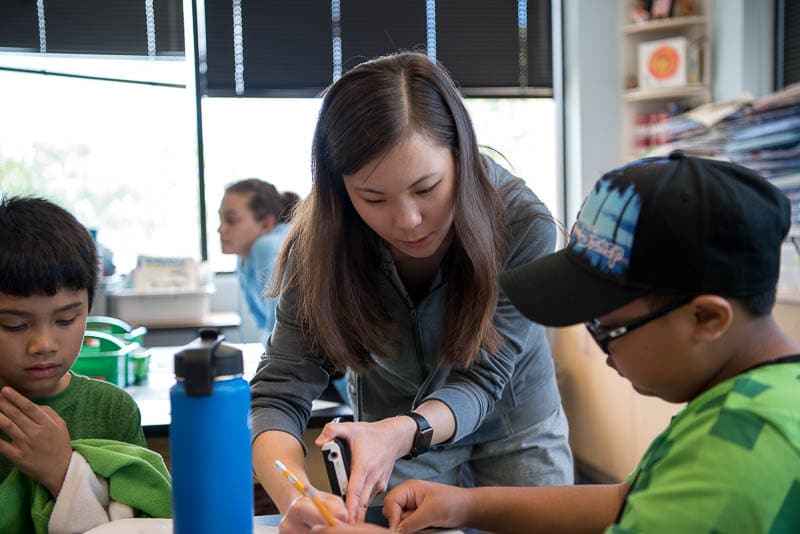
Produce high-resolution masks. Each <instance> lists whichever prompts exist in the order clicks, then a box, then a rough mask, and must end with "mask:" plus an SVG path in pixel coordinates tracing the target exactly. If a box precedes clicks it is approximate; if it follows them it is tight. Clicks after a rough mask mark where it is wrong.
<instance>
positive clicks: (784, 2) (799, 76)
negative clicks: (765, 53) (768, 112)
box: [775, 0, 800, 89]
mask: <svg viewBox="0 0 800 534" xmlns="http://www.w3.org/2000/svg"><path fill="white" fill-rule="evenodd" d="M775 9H776V21H777V24H776V32H775V35H776V43H775V46H776V54H775V56H776V60H777V65H776V66H775V67H776V68H775V77H776V80H775V82H776V83H775V89H783V88H784V87H786V86H787V85H791V84H793V83H797V82H800V0H779V1H778V2H777V3H776V4H775Z"/></svg>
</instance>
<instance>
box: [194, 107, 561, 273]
mask: <svg viewBox="0 0 800 534" xmlns="http://www.w3.org/2000/svg"><path fill="white" fill-rule="evenodd" d="M320 103H321V100H320V99H316V98H308V99H275V98H273V99H260V98H238V99H235V98H206V99H204V101H203V122H204V125H203V131H204V138H205V151H204V153H205V160H206V205H207V211H208V213H207V221H208V226H207V235H208V241H209V242H208V251H209V253H208V255H209V262H210V264H211V267H212V268H213V269H214V270H215V271H231V270H233V269H234V268H235V265H236V257H235V256H231V255H223V254H222V253H221V252H220V245H219V239H218V234H217V227H218V225H219V215H218V214H217V210H218V209H219V204H220V202H221V200H222V195H223V192H224V188H225V185H227V184H228V183H231V182H234V181H236V180H240V179H243V178H249V177H256V178H261V179H262V180H266V181H268V182H271V183H272V184H273V185H275V187H276V188H277V189H278V190H279V191H287V190H289V191H294V192H295V193H297V194H298V195H300V196H301V197H303V198H305V197H306V196H307V195H308V193H309V191H310V190H311V139H312V135H313V132H314V126H315V123H316V118H317V113H318V111H319V106H320ZM466 105H467V109H468V110H469V112H470V115H471V117H472V121H473V124H474V126H475V130H476V132H477V136H478V141H479V142H480V143H481V144H482V145H484V146H487V147H489V148H490V149H491V150H494V151H497V152H498V153H499V154H502V156H504V157H505V158H506V159H507V161H504V160H503V158H502V157H500V156H498V155H496V154H495V155H494V156H493V157H494V158H495V159H496V160H497V161H498V162H499V163H500V164H501V165H503V166H504V167H506V168H508V169H509V170H510V171H512V172H513V173H514V174H516V175H517V176H519V177H521V178H523V179H524V180H525V181H526V182H527V183H528V185H529V186H530V188H531V189H532V190H533V191H534V192H535V193H536V194H537V195H538V196H539V198H540V199H541V200H542V201H543V202H544V203H545V204H546V205H547V206H548V208H549V209H550V211H551V212H552V213H553V214H554V215H556V214H558V213H559V210H558V201H557V193H556V185H557V184H556V149H555V147H556V135H555V103H554V101H553V100H552V99H521V98H505V99H498V98H487V99H478V98H468V99H467V100H466Z"/></svg>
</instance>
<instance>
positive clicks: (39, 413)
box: [0, 386, 72, 496]
mask: <svg viewBox="0 0 800 534" xmlns="http://www.w3.org/2000/svg"><path fill="white" fill-rule="evenodd" d="M0 430H2V431H3V432H5V434H6V435H7V436H8V437H9V438H11V441H10V442H8V441H5V440H2V439H0V454H2V455H3V456H5V457H6V458H8V459H9V460H10V461H11V462H12V463H13V464H14V465H16V466H17V467H18V468H19V469H20V471H22V472H23V473H25V474H26V475H28V476H29V477H31V478H32V479H33V480H36V481H37V482H39V483H41V484H42V485H43V486H45V487H46V488H47V489H48V490H50V493H51V494H53V496H57V495H58V492H59V491H60V490H61V484H62V483H63V482H64V476H65V475H66V473H67V467H68V466H69V462H70V458H71V456H72V445H71V444H70V437H69V430H68V429H67V424H66V423H65V422H64V420H63V419H62V418H61V416H59V415H58V414H57V413H56V412H55V410H53V409H52V408H50V407H49V406H39V405H38V404H36V403H34V402H32V401H31V400H30V399H28V398H27V397H25V396H23V395H21V394H20V393H18V392H16V391H15V390H14V389H12V388H10V387H8V386H6V387H4V388H2V390H0Z"/></svg>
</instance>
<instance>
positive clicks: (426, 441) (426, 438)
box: [400, 412, 433, 460]
mask: <svg viewBox="0 0 800 534" xmlns="http://www.w3.org/2000/svg"><path fill="white" fill-rule="evenodd" d="M400 415H405V416H407V417H410V418H411V419H413V420H414V422H415V423H417V432H416V434H414V442H413V443H412V444H411V451H410V452H409V453H408V454H406V455H405V456H403V459H404V460H410V459H412V458H416V457H417V456H419V455H420V454H424V453H426V452H428V451H429V450H430V448H431V440H432V439H433V428H431V425H430V423H428V420H427V419H425V417H423V416H422V415H420V414H418V413H417V412H406V413H404V414H400Z"/></svg>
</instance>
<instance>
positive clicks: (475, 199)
mask: <svg viewBox="0 0 800 534" xmlns="http://www.w3.org/2000/svg"><path fill="white" fill-rule="evenodd" d="M414 133H419V134H422V135H423V136H425V137H426V138H428V139H430V140H431V141H432V142H434V143H436V144H438V145H440V146H444V147H448V148H450V150H451V151H452V154H453V157H454V159H455V162H456V199H455V207H454V223H453V225H454V239H453V243H452V245H451V250H450V253H449V261H450V262H452V263H451V268H450V269H449V271H448V293H447V298H446V304H445V309H444V316H443V321H442V335H441V339H440V346H439V352H438V361H439V362H443V363H448V364H451V365H454V366H456V367H461V368H466V367H469V366H470V365H471V364H472V363H473V362H474V361H475V360H476V359H477V358H478V355H479V349H480V348H484V349H486V350H488V351H489V352H495V351H497V350H498V348H499V345H500V343H501V340H502V339H501V336H500V334H499V333H498V332H497V330H496V328H495V326H494V324H493V317H494V313H495V308H496V305H497V295H498V283H497V275H498V272H499V270H500V266H501V262H502V258H503V254H504V250H505V243H504V240H503V237H502V236H503V229H504V225H505V209H504V208H503V206H502V202H501V200H500V196H499V194H498V192H497V191H496V189H495V187H494V185H493V184H492V183H491V181H490V179H489V176H488V174H487V169H486V164H485V162H484V160H483V158H482V156H481V155H480V153H479V152H478V145H477V142H476V138H475V132H474V130H473V127H472V122H471V120H470V118H469V115H468V114H467V111H466V108H465V107H464V104H463V102H462V100H461V96H460V94H459V92H458V90H457V89H456V87H455V85H454V84H453V82H452V80H451V79H450V77H449V75H448V74H447V72H446V71H445V70H444V69H443V68H442V67H441V66H440V65H437V64H436V63H434V62H433V61H431V60H430V59H429V58H428V57H427V56H425V55H423V54H420V53H415V52H404V53H399V54H395V55H392V56H386V57H382V58H379V59H375V60H372V61H368V62H366V63H362V64H361V65H359V66H357V67H355V68H353V69H352V70H351V71H349V72H348V73H346V74H345V75H344V76H342V78H340V79H339V80H338V81H337V82H335V83H334V84H333V85H332V86H330V87H329V88H328V90H327V91H326V93H325V95H324V99H323V102H322V108H321V110H320V114H319V119H318V121H317V127H316V130H315V132H314V140H313V148H312V173H313V186H312V190H311V194H310V195H309V196H308V198H306V200H305V201H303V202H302V203H301V204H300V205H298V207H297V209H296V211H295V217H294V225H293V229H292V230H291V232H290V234H289V237H288V239H287V241H286V243H285V245H284V248H283V250H282V252H281V256H280V258H279V261H278V265H277V268H276V272H275V279H276V280H284V276H285V275H286V274H287V273H289V272H290V271H291V277H290V278H289V279H288V280H286V281H285V284H284V288H283V289H284V290H286V289H289V288H293V287H296V288H297V289H299V292H298V294H299V304H298V309H297V313H298V316H299V320H300V323H301V324H302V325H303V328H304V330H305V331H306V332H307V333H309V334H310V336H311V338H312V340H313V342H314V344H315V346H316V348H317V349H318V350H320V351H321V352H322V353H323V354H324V355H325V357H326V358H328V359H329V360H330V361H331V362H332V363H333V364H335V365H337V366H339V367H345V366H348V367H351V368H353V369H356V370H363V369H365V368H366V367H368V366H370V365H371V364H372V363H373V362H372V359H371V356H370V353H373V354H375V355H376V356H378V357H391V356H393V355H394V354H395V353H396V350H397V349H396V346H395V345H394V344H393V341H392V335H391V334H392V332H394V330H395V329H394V327H393V325H392V324H391V322H390V319H388V318H387V316H386V313H385V312H384V310H383V309H382V307H381V302H380V301H379V300H378V299H376V298H375V296H376V295H377V294H378V292H377V285H378V275H379V272H380V269H379V266H380V257H379V242H380V238H379V237H378V236H377V235H376V234H375V233H374V232H373V231H372V230H371V229H370V228H369V227H368V226H367V225H366V224H365V223H364V222H363V221H362V220H361V218H360V217H359V215H358V214H357V212H356V210H355V208H354V207H353V205H352V203H351V201H350V198H349V197H348V195H347V192H346V190H345V186H344V181H343V175H349V174H353V173H355V172H356V171H358V170H359V169H361V168H362V167H363V166H364V165H365V164H367V163H369V162H370V161H373V160H374V159H375V158H377V157H379V156H381V155H383V154H385V153H387V152H388V151H389V150H391V149H392V148H393V147H395V146H396V145H397V144H399V143H401V142H403V141H404V140H406V139H408V138H409V137H410V136H411V135H412V134H414ZM290 258H291V263H292V266H293V267H292V268H291V269H289V268H288V265H289V262H290Z"/></svg>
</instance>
